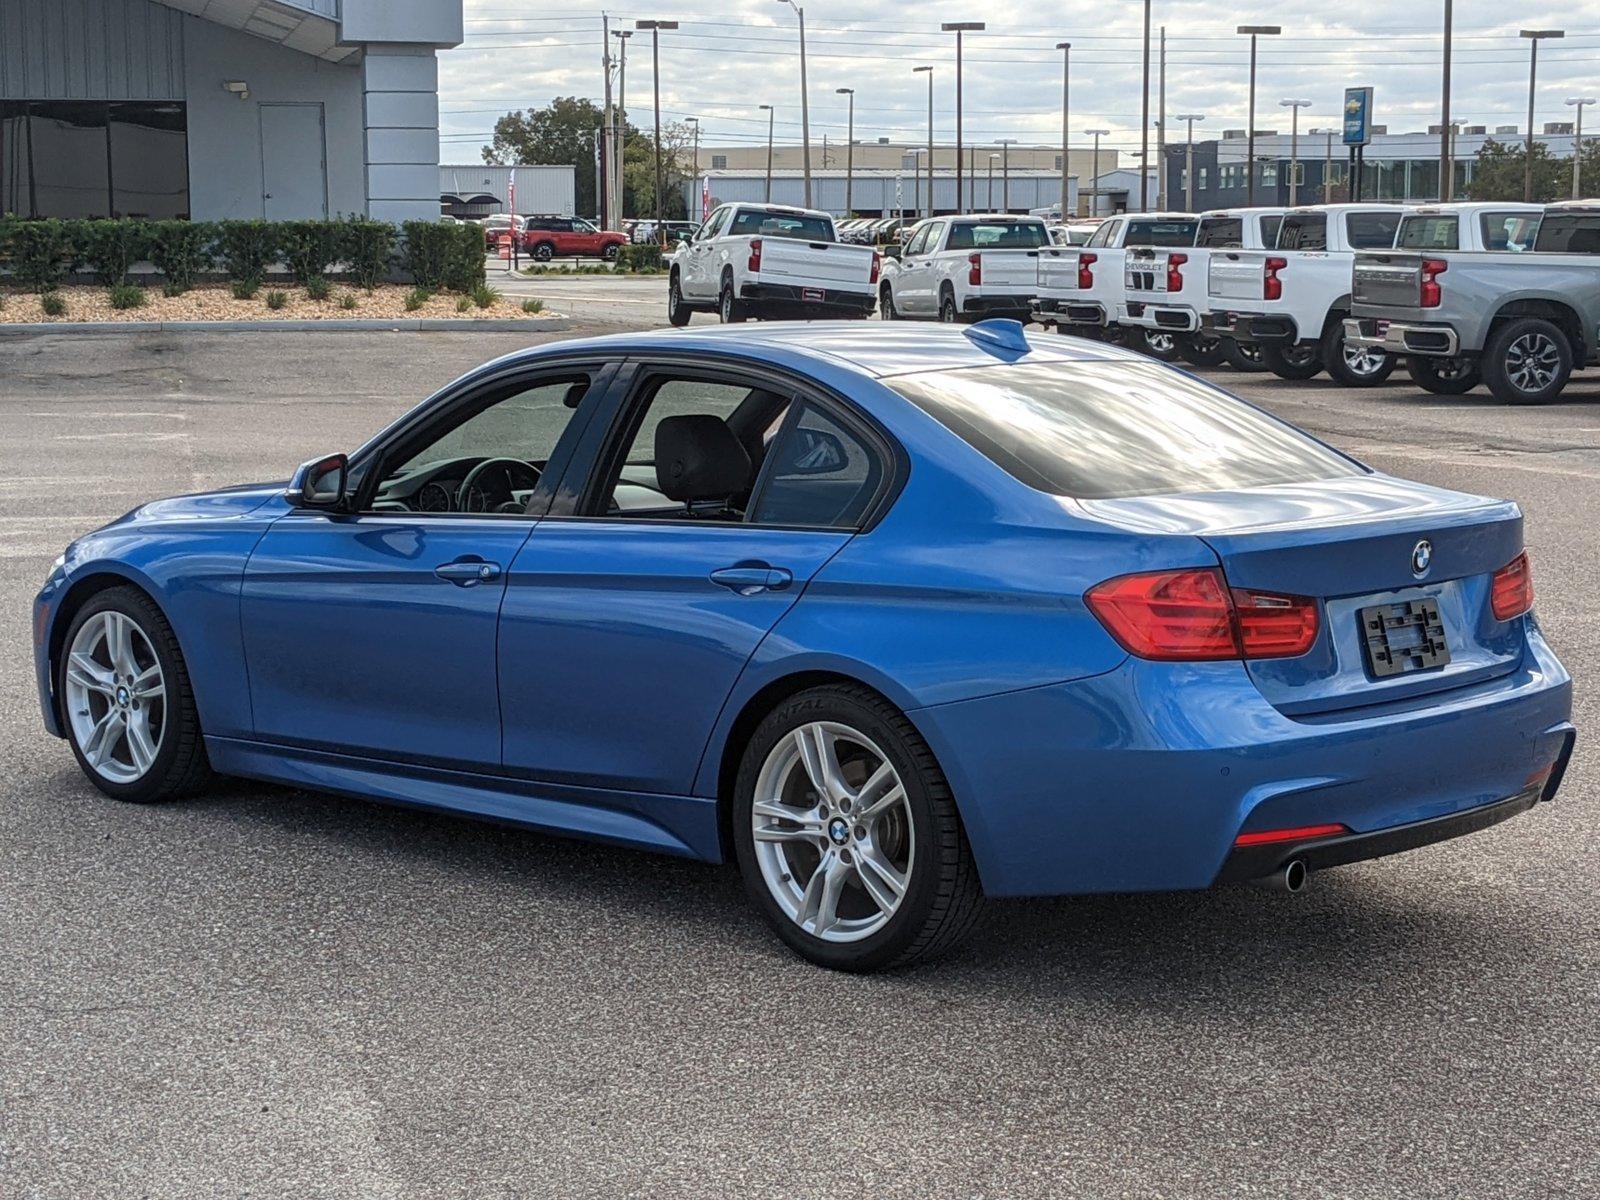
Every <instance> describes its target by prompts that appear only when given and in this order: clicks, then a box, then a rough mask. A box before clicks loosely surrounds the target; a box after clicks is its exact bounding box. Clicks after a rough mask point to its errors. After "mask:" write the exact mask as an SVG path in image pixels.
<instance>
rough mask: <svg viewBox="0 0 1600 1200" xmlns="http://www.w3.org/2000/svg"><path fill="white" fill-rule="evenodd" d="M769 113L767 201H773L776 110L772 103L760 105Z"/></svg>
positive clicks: (762, 109) (763, 110) (769, 202)
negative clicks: (773, 136) (773, 148)
mask: <svg viewBox="0 0 1600 1200" xmlns="http://www.w3.org/2000/svg"><path fill="white" fill-rule="evenodd" d="M759 107H760V109H761V111H762V112H764V113H766V114H767V203H768V204H771V203H772V118H773V116H774V110H773V107H772V105H770V104H762V105H760V106H759Z"/></svg>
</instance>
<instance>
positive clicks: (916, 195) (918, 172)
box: [912, 150, 933, 217]
mask: <svg viewBox="0 0 1600 1200" xmlns="http://www.w3.org/2000/svg"><path fill="white" fill-rule="evenodd" d="M924 154H926V155H927V156H928V161H929V162H930V163H931V162H932V161H933V155H932V153H930V152H929V151H927V150H918V151H917V157H918V158H921V157H922V156H923V155H924ZM912 176H913V178H915V179H916V181H917V185H916V191H915V192H913V193H912V198H913V199H914V200H916V201H917V203H916V204H914V205H912V208H913V209H915V210H916V212H917V214H918V216H919V217H920V216H921V214H922V168H921V167H915V168H913V170H912ZM928 215H929V216H930V217H931V216H933V168H932V167H929V168H928Z"/></svg>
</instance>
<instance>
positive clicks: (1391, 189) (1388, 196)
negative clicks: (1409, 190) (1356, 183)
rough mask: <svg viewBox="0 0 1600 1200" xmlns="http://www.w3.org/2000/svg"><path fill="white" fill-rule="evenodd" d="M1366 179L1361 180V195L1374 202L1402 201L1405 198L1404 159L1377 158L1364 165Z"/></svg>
mask: <svg viewBox="0 0 1600 1200" xmlns="http://www.w3.org/2000/svg"><path fill="white" fill-rule="evenodd" d="M1365 174H1366V178H1365V179H1363V180H1362V183H1361V190H1362V193H1363V195H1368V196H1370V197H1371V198H1372V199H1374V200H1404V199H1405V198H1406V164H1405V160H1404V159H1392V158H1378V159H1373V160H1372V161H1371V162H1369V163H1368V164H1367V165H1366V168H1365Z"/></svg>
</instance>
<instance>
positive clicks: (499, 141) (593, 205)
mask: <svg viewBox="0 0 1600 1200" xmlns="http://www.w3.org/2000/svg"><path fill="white" fill-rule="evenodd" d="M604 124H605V114H604V113H603V112H602V111H601V110H600V109H599V108H597V107H596V106H595V105H594V103H593V102H591V101H589V100H584V99H581V98H579V97H577V96H562V97H559V98H558V99H556V100H555V101H554V102H553V103H551V104H550V106H549V107H547V108H530V109H528V110H526V111H523V112H510V113H507V114H506V115H505V116H503V117H501V118H500V119H499V120H498V121H496V122H495V123H494V141H493V142H491V143H490V144H489V145H488V146H486V147H485V148H484V151H483V161H484V162H486V163H498V164H501V165H507V164H511V163H529V164H539V165H543V166H571V167H573V168H575V176H576V179H575V190H576V195H575V200H574V202H575V204H576V208H577V212H578V214H579V215H580V216H584V215H593V214H594V213H596V212H598V211H599V210H600V201H599V199H598V197H596V195H595V190H594V188H595V178H594V177H595V135H596V133H597V132H598V131H599V130H600V129H601V127H602V126H604Z"/></svg>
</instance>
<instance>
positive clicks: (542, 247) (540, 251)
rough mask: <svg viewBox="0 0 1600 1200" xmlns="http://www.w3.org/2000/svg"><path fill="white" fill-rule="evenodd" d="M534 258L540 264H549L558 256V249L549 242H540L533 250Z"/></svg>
mask: <svg viewBox="0 0 1600 1200" xmlns="http://www.w3.org/2000/svg"><path fill="white" fill-rule="evenodd" d="M533 256H534V257H535V258H537V259H538V260H539V261H540V262H542V263H547V262H549V261H550V260H551V259H552V258H554V257H555V256H556V248H555V247H554V246H552V245H551V244H550V243H549V242H540V243H539V244H538V245H537V246H535V247H534V248H533Z"/></svg>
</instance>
